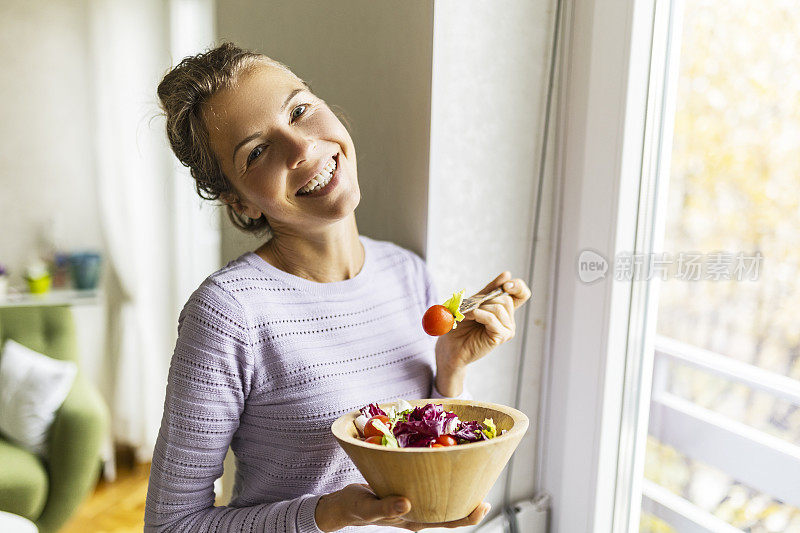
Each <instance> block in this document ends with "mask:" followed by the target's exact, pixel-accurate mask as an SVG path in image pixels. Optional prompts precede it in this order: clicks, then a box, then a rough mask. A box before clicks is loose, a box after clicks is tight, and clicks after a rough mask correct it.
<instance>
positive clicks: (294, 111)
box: [292, 104, 308, 122]
mask: <svg viewBox="0 0 800 533" xmlns="http://www.w3.org/2000/svg"><path fill="white" fill-rule="evenodd" d="M307 107H308V105H306V104H301V105H299V106H297V107H295V108H294V109H292V122H294V121H295V120H296V119H298V118H300V116H301V115H302V114H303V113H305V112H306V108H307ZM298 110H299V113H298Z"/></svg>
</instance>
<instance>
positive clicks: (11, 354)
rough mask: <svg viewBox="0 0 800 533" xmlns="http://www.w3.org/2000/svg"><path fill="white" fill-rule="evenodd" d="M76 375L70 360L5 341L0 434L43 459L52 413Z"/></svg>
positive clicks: (0, 374)
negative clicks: (63, 359) (53, 356)
mask: <svg viewBox="0 0 800 533" xmlns="http://www.w3.org/2000/svg"><path fill="white" fill-rule="evenodd" d="M77 372H78V365H76V364H75V363H74V362H72V361H59V360H58V359H53V358H51V357H47V356H46V355H42V354H40V353H38V352H34V351H33V350H31V349H29V348H26V347H25V346H22V345H21V344H19V343H17V342H14V341H13V340H11V339H8V340H7V341H6V343H5V345H4V346H3V353H2V355H0V431H2V432H3V434H4V435H5V436H6V437H7V438H8V439H9V440H11V441H12V442H14V443H15V444H17V445H18V446H22V447H23V448H26V449H28V450H30V451H32V452H33V453H36V454H39V455H42V456H43V455H44V454H45V451H46V445H47V434H48V432H49V430H50V426H51V425H52V423H53V419H54V418H55V415H56V411H58V409H59V407H61V404H62V403H64V399H65V398H66V397H67V394H69V390H70V388H72V383H73V381H75V374H76V373H77Z"/></svg>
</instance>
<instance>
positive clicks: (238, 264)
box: [186, 252, 270, 314]
mask: <svg viewBox="0 0 800 533" xmlns="http://www.w3.org/2000/svg"><path fill="white" fill-rule="evenodd" d="M248 255H249V252H248V253H244V254H242V255H240V256H239V257H237V258H236V259H234V260H232V261H229V262H228V263H227V264H226V265H225V266H223V267H222V268H220V269H219V270H217V271H216V272H213V273H212V274H209V275H208V276H207V277H206V278H205V279H204V280H203V281H202V282H201V283H200V285H199V286H198V287H197V289H195V291H194V292H193V293H192V295H191V296H190V297H189V300H188V301H187V303H186V307H197V306H198V305H201V306H203V307H208V306H211V307H213V308H215V309H219V310H222V311H224V312H229V313H231V314H240V313H241V310H242V301H241V298H240V297H239V293H241V292H242V289H243V287H244V286H246V285H248V284H252V283H253V282H260V283H263V282H268V281H270V280H269V279H268V277H267V276H265V275H264V273H263V272H260V271H259V270H258V269H257V268H255V267H254V266H253V265H252V263H251V262H250V258H249V257H248Z"/></svg>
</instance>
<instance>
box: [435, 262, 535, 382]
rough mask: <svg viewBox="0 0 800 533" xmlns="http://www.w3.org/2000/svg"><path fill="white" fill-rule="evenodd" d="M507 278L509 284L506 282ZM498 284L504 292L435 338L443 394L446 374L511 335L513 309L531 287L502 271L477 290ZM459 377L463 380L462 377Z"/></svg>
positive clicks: (528, 294) (458, 371)
mask: <svg viewBox="0 0 800 533" xmlns="http://www.w3.org/2000/svg"><path fill="white" fill-rule="evenodd" d="M509 282H510V283H513V286H508V285H506V284H508V283H509ZM501 286H503V287H504V290H505V293H504V294H501V295H500V296H497V297H495V298H492V299H491V300H487V301H485V302H483V303H482V304H481V305H480V307H478V308H477V309H475V310H473V311H470V312H469V313H466V314H465V315H464V320H462V321H461V322H459V323H458V327H456V328H455V329H453V330H451V331H449V332H447V333H446V334H445V335H442V336H441V337H439V338H438V339H437V341H436V369H437V380H436V381H437V388H438V389H439V392H442V393H443V394H447V393H446V392H445V391H444V390H442V388H449V387H447V386H446V383H445V382H446V381H448V379H449V378H450V376H458V375H460V374H463V370H464V367H466V366H467V365H468V364H470V363H473V362H475V361H477V360H478V359H480V358H482V357H483V356H484V355H486V354H487V353H489V352H490V351H491V350H492V349H493V348H496V347H497V346H499V345H501V344H503V343H504V342H507V341H509V340H511V339H512V338H513V337H514V333H515V331H516V324H515V322H514V310H515V309H516V308H517V307H519V306H521V305H522V304H524V303H525V302H527V301H528V299H530V297H531V290H530V289H529V288H528V286H527V285H526V284H525V282H524V281H522V280H521V279H519V278H516V279H513V280H512V279H511V273H510V272H508V271H506V272H503V273H502V274H500V275H499V276H497V277H496V278H495V279H494V280H492V281H491V282H490V283H489V284H488V285H486V287H484V288H483V290H481V291H480V292H479V293H478V294H487V293H488V292H491V291H493V290H494V289H496V288H498V287H501ZM461 379H462V381H463V377H462V378H461ZM457 388H460V387H457ZM459 394H460V393H459ZM451 395H452V394H451ZM455 395H457V394H455Z"/></svg>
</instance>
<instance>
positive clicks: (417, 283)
mask: <svg viewBox="0 0 800 533" xmlns="http://www.w3.org/2000/svg"><path fill="white" fill-rule="evenodd" d="M359 238H360V241H361V243H362V244H363V246H364V250H365V261H364V265H363V267H362V268H361V270H360V271H359V272H358V274H357V275H355V276H354V277H352V278H350V279H348V280H344V281H337V282H332V283H317V282H314V281H310V280H307V279H304V278H301V277H298V276H294V275H292V274H289V273H287V272H284V271H282V270H280V269H278V268H276V267H274V266H272V265H271V264H269V263H267V262H266V261H264V260H263V259H262V258H261V257H259V256H258V255H256V254H254V253H252V252H248V253H245V254H243V255H241V256H240V257H239V258H237V259H236V260H234V261H231V262H230V263H228V264H227V265H226V266H225V267H224V268H222V269H220V270H219V271H217V272H215V273H214V274H212V275H211V276H209V277H208V278H207V279H206V280H205V281H204V282H203V283H202V284H201V285H200V287H199V288H198V289H197V290H196V291H195V292H194V293H193V294H192V296H191V297H190V299H189V301H188V302H187V303H186V305H185V307H184V308H183V310H182V311H181V314H180V317H179V320H178V340H177V343H176V346H175V351H174V353H173V356H172V361H171V364H170V370H169V378H168V384H167V392H166V400H165V403H164V415H163V418H162V422H161V430H160V432H159V435H158V440H157V442H156V446H155V450H154V453H153V461H152V466H151V471H150V483H149V487H148V491H147V503H146V507H145V531H212V532H227V531H237V532H247V533H255V532H259V533H262V532H270V533H271V532H287V533H320V529H319V528H318V527H317V524H316V521H315V519H314V512H315V510H316V505H317V501H318V500H319V498H320V496H321V495H323V494H326V493H330V492H333V491H336V490H339V489H341V488H343V487H344V486H346V485H348V484H350V483H366V480H365V479H364V478H363V476H362V475H361V473H360V472H359V471H358V469H357V468H356V467H355V465H354V464H353V462H352V461H351V460H350V458H349V457H348V456H347V454H345V452H344V451H343V450H342V449H341V447H340V446H339V444H338V443H337V442H336V439H335V438H334V437H333V435H332V434H331V430H330V426H331V424H332V423H333V421H334V420H336V418H338V417H339V416H341V415H342V414H344V413H347V412H350V411H354V410H357V409H359V408H361V407H363V406H365V405H367V404H369V403H381V402H386V401H392V400H396V399H398V398H405V399H419V398H442V397H443V396H442V395H441V394H439V392H438V391H437V390H436V389H435V387H434V377H435V370H436V369H435V355H434V347H435V341H436V339H435V338H433V337H429V336H428V335H427V334H425V332H424V331H423V329H422V326H421V320H422V315H423V314H424V312H425V310H426V309H427V308H428V307H429V306H431V305H433V304H435V303H439V302H437V301H436V298H437V293H436V290H435V288H434V284H433V280H432V278H431V276H430V273H429V271H428V269H427V267H426V265H425V263H424V261H423V260H422V259H421V258H420V257H419V256H417V255H416V254H414V253H413V252H411V251H409V250H406V249H404V248H401V247H399V246H397V245H395V244H392V243H390V242H386V241H378V240H374V239H371V238H369V237H365V236H360V237H359ZM460 397H461V398H468V397H469V393H467V392H466V391H465V392H464V393H462V395H461V396H460ZM229 446H230V447H231V449H232V450H233V452H234V455H235V457H236V476H235V481H234V487H233V497H232V499H231V502H230V503H229V504H228V505H227V506H224V507H215V506H214V480H216V479H217V478H219V477H220V476H221V475H222V463H223V459H224V458H225V454H226V452H227V450H228V447H229ZM340 531H342V532H353V533H356V532H358V533H377V532H390V531H391V532H398V531H401V530H400V529H398V528H394V527H380V526H364V527H347V528H344V529H342V530H340Z"/></svg>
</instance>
